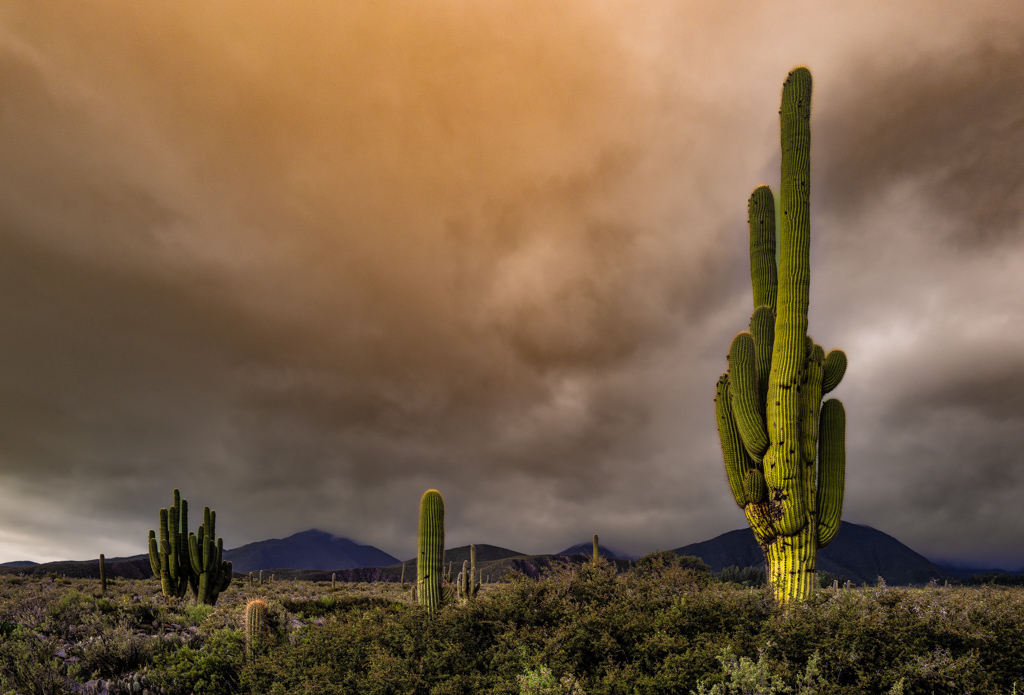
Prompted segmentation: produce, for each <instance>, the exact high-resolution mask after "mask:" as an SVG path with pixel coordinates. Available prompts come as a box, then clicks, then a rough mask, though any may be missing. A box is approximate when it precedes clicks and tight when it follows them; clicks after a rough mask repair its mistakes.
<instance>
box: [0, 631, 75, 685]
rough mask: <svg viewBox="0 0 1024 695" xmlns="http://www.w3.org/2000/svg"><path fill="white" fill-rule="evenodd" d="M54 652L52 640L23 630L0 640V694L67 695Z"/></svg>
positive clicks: (61, 662)
mask: <svg viewBox="0 0 1024 695" xmlns="http://www.w3.org/2000/svg"><path fill="white" fill-rule="evenodd" d="M57 650H58V646H57V643H56V642H55V641H53V640H52V639H48V638H46V637H44V636H42V635H39V634H38V633H36V632H34V631H32V630H29V629H27V628H23V627H18V628H16V629H14V630H13V631H12V632H11V633H10V634H9V635H7V636H6V637H5V638H4V639H3V640H0V692H4V693H8V692H13V693H52V694H53V695H61V694H63V693H70V692H71V689H70V686H69V685H68V683H67V681H66V680H65V678H64V675H63V669H64V663H63V661H62V660H61V659H60V658H59V657H58V656H57Z"/></svg>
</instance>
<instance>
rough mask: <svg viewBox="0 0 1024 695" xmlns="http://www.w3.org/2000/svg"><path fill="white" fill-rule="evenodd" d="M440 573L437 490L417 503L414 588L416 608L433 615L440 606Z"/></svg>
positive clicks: (440, 506)
mask: <svg viewBox="0 0 1024 695" xmlns="http://www.w3.org/2000/svg"><path fill="white" fill-rule="evenodd" d="M443 573H444V499H443V498H442V497H441V493H440V492H438V491H437V490H427V491H426V492H425V493H423V499H422V500H420V528H419V543H418V551H417V554H416V584H417V592H416V595H417V600H418V601H419V604H420V605H421V606H423V607H424V608H426V609H427V611H428V612H431V613H432V612H434V611H436V610H437V609H438V608H440V607H441V604H442V603H443V602H444V598H445V597H444V594H443V592H442V591H441V575H442V574H443Z"/></svg>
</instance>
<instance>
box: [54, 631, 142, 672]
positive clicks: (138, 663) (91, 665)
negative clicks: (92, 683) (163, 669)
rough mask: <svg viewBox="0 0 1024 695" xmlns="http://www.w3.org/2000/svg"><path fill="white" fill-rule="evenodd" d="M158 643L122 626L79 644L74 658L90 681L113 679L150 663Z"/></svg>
mask: <svg viewBox="0 0 1024 695" xmlns="http://www.w3.org/2000/svg"><path fill="white" fill-rule="evenodd" d="M159 645H160V642H158V641H156V640H154V639H153V638H150V637H147V636H145V635H140V634H137V633H136V632H134V631H133V630H131V629H129V628H128V627H126V626H125V625H123V624H122V625H121V626H119V627H116V628H114V629H112V630H109V631H107V632H104V633H101V634H99V635H96V636H93V637H89V638H88V639H86V640H84V641H82V642H81V643H79V645H78V646H77V648H76V649H75V650H74V653H75V656H77V657H79V658H80V659H81V660H82V661H81V663H80V667H81V669H82V671H83V672H84V673H86V674H89V676H90V677H91V678H104V679H109V678H114V677H116V676H121V675H123V674H125V673H129V672H132V671H136V670H138V669H140V668H142V667H143V666H145V665H146V664H148V663H149V662H150V660H151V659H152V658H153V655H154V653H155V651H156V648H157V647H158V646H159Z"/></svg>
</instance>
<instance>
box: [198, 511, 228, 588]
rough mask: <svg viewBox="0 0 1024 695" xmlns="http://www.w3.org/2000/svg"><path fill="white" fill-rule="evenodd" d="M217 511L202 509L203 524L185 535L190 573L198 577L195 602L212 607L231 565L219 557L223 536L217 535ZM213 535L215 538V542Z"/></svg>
mask: <svg viewBox="0 0 1024 695" xmlns="http://www.w3.org/2000/svg"><path fill="white" fill-rule="evenodd" d="M216 523H217V512H214V511H210V508H209V507H206V508H204V509H203V524H202V526H200V527H199V529H198V531H197V532H196V533H190V534H188V556H189V561H190V563H191V566H192V572H193V574H194V575H195V576H196V577H197V578H198V586H197V587H196V601H197V602H199V603H205V604H206V605H208V606H212V605H214V604H215V603H217V597H218V596H219V595H220V592H222V591H224V590H225V589H227V588H228V585H229V584H231V576H232V566H231V563H230V562H225V561H224V560H222V556H223V555H224V539H223V538H217V534H216V528H215V524H216ZM214 538H217V540H216V541H214Z"/></svg>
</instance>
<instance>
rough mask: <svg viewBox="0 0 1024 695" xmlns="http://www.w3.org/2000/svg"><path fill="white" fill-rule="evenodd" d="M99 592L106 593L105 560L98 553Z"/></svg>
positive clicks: (101, 554)
mask: <svg viewBox="0 0 1024 695" xmlns="http://www.w3.org/2000/svg"><path fill="white" fill-rule="evenodd" d="M100 593H102V594H104V595H106V593H107V560H106V558H104V557H103V553H100Z"/></svg>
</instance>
